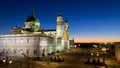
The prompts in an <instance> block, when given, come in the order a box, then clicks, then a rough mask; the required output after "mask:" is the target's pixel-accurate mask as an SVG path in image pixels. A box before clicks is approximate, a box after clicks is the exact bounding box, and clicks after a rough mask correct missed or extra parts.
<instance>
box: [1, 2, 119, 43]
mask: <svg viewBox="0 0 120 68" xmlns="http://www.w3.org/2000/svg"><path fill="white" fill-rule="evenodd" d="M32 8H34V11H35V16H36V18H38V19H39V20H40V22H41V27H43V28H44V29H55V28H56V17H57V12H58V9H61V10H62V15H63V19H65V17H68V20H69V25H70V26H69V28H70V29H69V30H70V38H73V37H74V38H75V39H76V40H80V41H85V40H86V41H88V40H120V1H119V0H0V34H10V29H11V27H13V26H15V25H18V26H20V27H22V26H24V23H25V20H26V18H27V17H29V16H30V15H31V9H32Z"/></svg>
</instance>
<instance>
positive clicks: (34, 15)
mask: <svg viewBox="0 0 120 68" xmlns="http://www.w3.org/2000/svg"><path fill="white" fill-rule="evenodd" d="M31 16H33V17H34V16H35V15H34V8H32V14H31Z"/></svg>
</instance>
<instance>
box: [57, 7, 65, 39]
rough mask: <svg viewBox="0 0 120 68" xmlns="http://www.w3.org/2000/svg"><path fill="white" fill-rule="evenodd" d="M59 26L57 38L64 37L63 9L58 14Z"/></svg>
mask: <svg viewBox="0 0 120 68" xmlns="http://www.w3.org/2000/svg"><path fill="white" fill-rule="evenodd" d="M56 21H57V27H56V37H57V38H61V37H62V22H63V19H62V14H61V10H60V9H59V11H58V15H57V20H56Z"/></svg>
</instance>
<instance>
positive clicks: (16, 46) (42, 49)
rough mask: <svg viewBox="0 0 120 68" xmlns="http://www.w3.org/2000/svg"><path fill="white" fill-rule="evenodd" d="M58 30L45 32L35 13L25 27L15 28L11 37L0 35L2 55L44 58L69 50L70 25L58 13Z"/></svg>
mask: <svg viewBox="0 0 120 68" xmlns="http://www.w3.org/2000/svg"><path fill="white" fill-rule="evenodd" d="M56 21H57V25H56V29H48V30H44V29H43V28H41V26H40V21H39V20H38V19H37V18H36V17H35V15H34V11H33V10H32V14H31V16H30V17H28V18H27V19H26V21H25V26H24V27H18V26H15V27H13V28H12V29H11V32H12V34H11V35H0V54H1V55H4V56H5V55H7V56H21V57H22V56H23V57H24V56H29V57H35V56H40V55H41V56H44V55H47V54H48V53H51V52H54V51H58V50H59V51H62V50H65V49H69V28H68V27H69V25H68V20H67V18H66V20H65V21H63V19H62V15H61V11H59V12H58V16H57V20H56Z"/></svg>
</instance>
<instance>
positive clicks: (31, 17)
mask: <svg viewBox="0 0 120 68" xmlns="http://www.w3.org/2000/svg"><path fill="white" fill-rule="evenodd" d="M32 21H33V22H39V20H38V19H37V18H36V17H35V16H32V15H31V16H30V17H28V18H27V19H26V22H32Z"/></svg>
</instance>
